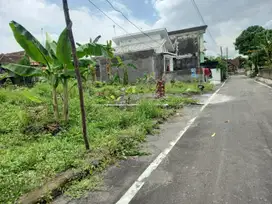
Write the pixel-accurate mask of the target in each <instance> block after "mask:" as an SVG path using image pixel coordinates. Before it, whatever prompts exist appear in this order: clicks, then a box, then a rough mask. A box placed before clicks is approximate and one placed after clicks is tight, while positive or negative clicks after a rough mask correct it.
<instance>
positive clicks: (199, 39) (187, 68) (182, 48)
mask: <svg viewBox="0 0 272 204" xmlns="http://www.w3.org/2000/svg"><path fill="white" fill-rule="evenodd" d="M169 38H170V40H171V41H172V43H173V44H174V45H175V47H176V49H177V50H176V53H177V54H178V55H187V54H192V57H189V58H183V59H177V60H175V62H174V72H169V73H167V80H178V81H192V80H194V79H198V78H197V77H196V78H192V76H191V75H192V73H191V69H192V68H198V67H199V64H200V63H201V62H204V52H202V51H204V48H205V47H204V39H203V32H202V31H201V32H200V31H195V32H188V33H179V34H170V35H169ZM201 79H202V78H201Z"/></svg>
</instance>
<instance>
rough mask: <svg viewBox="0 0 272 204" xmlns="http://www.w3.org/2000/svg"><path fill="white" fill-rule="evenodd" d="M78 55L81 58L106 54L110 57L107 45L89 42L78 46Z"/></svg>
mask: <svg viewBox="0 0 272 204" xmlns="http://www.w3.org/2000/svg"><path fill="white" fill-rule="evenodd" d="M77 56H78V57H79V58H82V57H85V56H105V57H109V53H108V49H107V46H105V45H101V44H97V43H87V44H84V45H81V46H79V47H78V48H77Z"/></svg>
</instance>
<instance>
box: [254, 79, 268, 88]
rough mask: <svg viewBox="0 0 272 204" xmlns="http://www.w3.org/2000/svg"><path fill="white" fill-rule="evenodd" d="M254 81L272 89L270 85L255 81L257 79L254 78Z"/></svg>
mask: <svg viewBox="0 0 272 204" xmlns="http://www.w3.org/2000/svg"><path fill="white" fill-rule="evenodd" d="M255 82H256V83H258V84H261V85H263V86H266V87H267V88H270V89H272V87H271V86H268V85H267V84H264V83H262V82H259V81H257V80H255Z"/></svg>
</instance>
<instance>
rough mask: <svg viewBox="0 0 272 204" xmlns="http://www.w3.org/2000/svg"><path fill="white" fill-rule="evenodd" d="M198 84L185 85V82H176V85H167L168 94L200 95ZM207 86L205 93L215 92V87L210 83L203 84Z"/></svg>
mask: <svg viewBox="0 0 272 204" xmlns="http://www.w3.org/2000/svg"><path fill="white" fill-rule="evenodd" d="M198 85H199V83H198V82H192V83H184V82H175V83H174V84H171V83H167V84H166V87H165V89H166V92H167V93H171V94H189V95H190V94H200V93H201V91H200V89H199V88H198ZM203 85H204V86H205V88H204V90H203V92H209V91H212V90H213V85H212V84H210V83H203Z"/></svg>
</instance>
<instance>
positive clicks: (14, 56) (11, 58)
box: [0, 51, 25, 64]
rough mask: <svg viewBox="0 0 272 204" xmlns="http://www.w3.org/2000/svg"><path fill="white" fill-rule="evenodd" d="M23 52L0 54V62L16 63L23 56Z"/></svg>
mask: <svg viewBox="0 0 272 204" xmlns="http://www.w3.org/2000/svg"><path fill="white" fill-rule="evenodd" d="M24 54H25V52H24V51H20V52H11V53H6V54H3V53H2V54H0V64H8V63H16V62H19V61H20V59H22V57H23V56H24Z"/></svg>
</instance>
